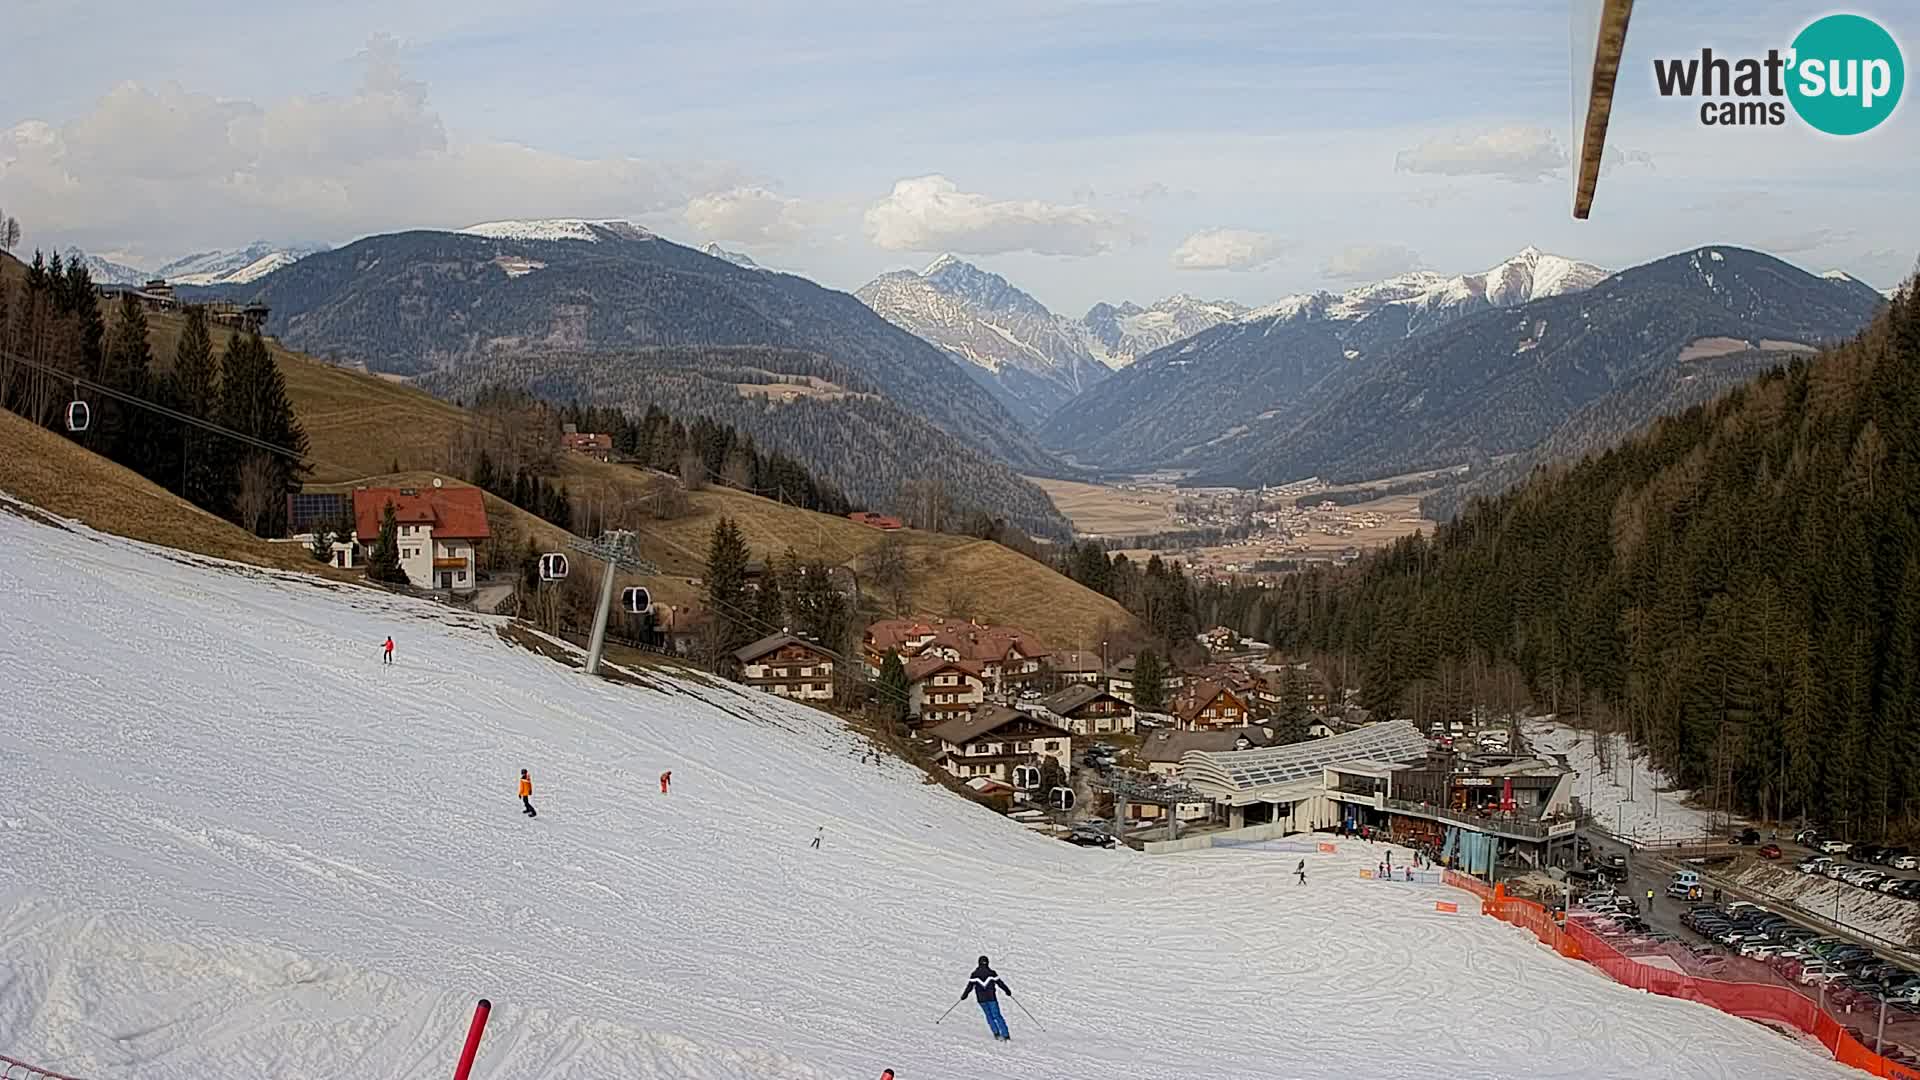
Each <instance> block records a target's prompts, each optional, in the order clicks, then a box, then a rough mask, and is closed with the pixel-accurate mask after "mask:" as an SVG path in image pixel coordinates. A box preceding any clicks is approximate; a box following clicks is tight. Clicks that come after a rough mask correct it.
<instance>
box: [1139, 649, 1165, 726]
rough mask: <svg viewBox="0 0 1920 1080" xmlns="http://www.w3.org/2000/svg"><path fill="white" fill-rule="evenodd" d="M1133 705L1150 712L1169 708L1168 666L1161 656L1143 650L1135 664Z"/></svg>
mask: <svg viewBox="0 0 1920 1080" xmlns="http://www.w3.org/2000/svg"><path fill="white" fill-rule="evenodd" d="M1133 704H1134V706H1135V707H1136V708H1141V709H1145V710H1147V711H1148V712H1164V711H1166V708H1167V665H1166V662H1165V661H1163V660H1161V659H1160V654H1158V653H1156V652H1153V651H1152V650H1143V651H1142V652H1141V653H1140V655H1139V657H1138V658H1137V659H1135V660H1134V662H1133Z"/></svg>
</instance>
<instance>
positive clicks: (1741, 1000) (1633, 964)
mask: <svg viewBox="0 0 1920 1080" xmlns="http://www.w3.org/2000/svg"><path fill="white" fill-rule="evenodd" d="M1446 881H1447V884H1449V885H1453V886H1455V887H1457V888H1461V889H1465V890H1467V891H1468V892H1471V893H1473V894H1475V895H1476V896H1479V897H1480V898H1481V904H1480V910H1481V913H1482V914H1485V915H1491V916H1492V917H1494V918H1496V919H1499V920H1501V921H1502V922H1508V923H1512V924H1513V925H1515V926H1519V927H1522V928H1524V929H1526V930H1528V931H1531V932H1532V934H1533V936H1534V937H1536V938H1538V939H1540V941H1541V942H1542V943H1543V944H1545V945H1547V946H1549V947H1551V948H1552V949H1553V950H1554V951H1555V952H1558V953H1559V954H1560V955H1562V956H1566V957H1571V958H1573V959H1577V960H1585V961H1586V962H1587V963H1589V964H1592V965H1593V966H1594V967H1597V968H1599V969H1600V970H1601V971H1604V972H1606V973H1607V975H1608V976H1609V977H1611V978H1612V979H1613V980H1614V981H1615V982H1617V983H1621V984H1623V985H1626V986H1631V987H1634V988H1636V989H1640V990H1645V991H1647V992H1648V993H1653V994H1661V995H1663V996H1666V997H1674V998H1683V999H1685V1000H1687V1001H1697V1002H1700V1003H1701V1004H1703V1005H1711V1006H1713V1007H1714V1008H1716V1009H1719V1010H1720V1011H1721V1012H1724V1013H1727V1014H1729V1015H1732V1016H1739V1017H1743V1018H1745V1019H1748V1020H1757V1021H1762V1022H1765V1023H1772V1024H1779V1025H1784V1026H1789V1027H1793V1028H1795V1029H1797V1030H1800V1031H1804V1032H1806V1033H1808V1034H1810V1035H1812V1036H1813V1037H1814V1038H1816V1039H1818V1040H1820V1043H1821V1045H1823V1046H1825V1047H1826V1048H1827V1049H1828V1050H1830V1051H1832V1052H1833V1056H1834V1060H1836V1061H1839V1062H1841V1063H1842V1064H1845V1065H1851V1066H1853V1067H1854V1068H1857V1069H1860V1070H1861V1071H1863V1072H1866V1073H1868V1074H1869V1075H1872V1076H1884V1077H1890V1078H1892V1080H1920V1069H1916V1068H1914V1067H1912V1066H1908V1065H1902V1064H1900V1063H1899V1062H1895V1061H1889V1060H1887V1059H1886V1058H1884V1057H1881V1056H1880V1055H1879V1054H1876V1053H1874V1052H1873V1051H1872V1050H1869V1049H1867V1047H1866V1044H1864V1043H1862V1042H1861V1041H1860V1040H1859V1039H1856V1038H1855V1037H1854V1036H1853V1035H1852V1034H1851V1033H1849V1032H1848V1030H1847V1028H1846V1025H1844V1024H1842V1023H1841V1022H1840V1021H1839V1020H1836V1019H1834V1017H1833V1016H1832V1015H1831V1014H1829V1013H1827V1012H1824V1011H1822V1010H1821V1008H1820V1006H1819V1005H1817V1004H1815V1003H1814V1001H1813V999H1811V998H1808V997H1806V996H1805V995H1803V994H1801V993H1800V992H1798V991H1797V990H1795V989H1793V988H1792V987H1790V986H1785V985H1775V984H1772V983H1761V982H1731V981H1726V980H1722V979H1709V978H1705V977H1703V976H1699V975H1687V974H1682V973H1681V972H1678V971H1670V970H1667V969H1666V968H1662V967H1655V966H1654V965H1652V964H1643V963H1641V962H1639V961H1637V960H1635V959H1634V958H1633V957H1630V956H1628V955H1626V954H1625V953H1622V952H1621V951H1620V950H1619V949H1617V948H1615V947H1614V946H1613V944H1612V943H1611V942H1609V941H1608V940H1607V939H1605V938H1603V937H1601V936H1600V935H1599V934H1597V933H1595V932H1594V931H1593V930H1592V929H1591V928H1590V927H1588V926H1586V925H1585V924H1583V923H1582V922H1580V921H1579V920H1577V919H1572V920H1564V921H1563V920H1561V919H1556V918H1555V917H1554V914H1553V913H1552V912H1550V911H1548V910H1547V909H1546V908H1545V907H1543V906H1541V905H1540V904H1536V903H1534V902H1533V901H1531V900H1520V899H1516V898H1514V897H1510V896H1508V895H1506V890H1505V889H1504V888H1502V887H1493V888H1488V886H1487V885H1486V883H1484V882H1481V881H1479V880H1477V879H1475V878H1472V877H1469V876H1467V875H1465V874H1460V873H1456V872H1454V871H1451V870H1449V871H1447V874H1446Z"/></svg>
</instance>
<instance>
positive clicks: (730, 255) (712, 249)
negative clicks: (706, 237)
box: [700, 243, 766, 270]
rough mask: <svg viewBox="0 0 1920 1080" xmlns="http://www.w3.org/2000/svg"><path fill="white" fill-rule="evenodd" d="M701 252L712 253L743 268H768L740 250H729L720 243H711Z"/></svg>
mask: <svg viewBox="0 0 1920 1080" xmlns="http://www.w3.org/2000/svg"><path fill="white" fill-rule="evenodd" d="M700 252H701V254H703V255H711V256H713V257H714V258H716V259H719V260H721V261H722V262H730V263H732V264H733V265H735V266H738V267H740V268H741V269H743V270H764V269H766V267H764V266H761V265H760V264H759V263H757V262H754V261H753V258H752V257H751V256H748V255H743V254H741V253H740V252H738V251H728V250H727V249H726V248H723V247H721V246H720V245H719V244H712V243H710V244H708V245H707V246H706V247H703V248H701V249H700Z"/></svg>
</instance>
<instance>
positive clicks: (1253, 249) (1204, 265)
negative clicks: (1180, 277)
mask: <svg viewBox="0 0 1920 1080" xmlns="http://www.w3.org/2000/svg"><path fill="white" fill-rule="evenodd" d="M1285 249H1286V245H1285V244H1284V243H1283V242H1282V241H1281V240H1280V238H1279V237H1278V236H1275V235H1274V234H1272V233H1266V232H1256V231H1254V230H1252V229H1202V230H1200V231H1199V232H1197V233H1194V234H1193V235H1191V236H1189V237H1187V238H1186V239H1185V240H1182V241H1181V242H1180V246H1179V247H1177V248H1175V249H1174V250H1173V268H1174V269H1175V270H1257V269H1259V268H1260V267H1262V266H1265V265H1267V264H1268V263H1270V262H1272V261H1273V260H1275V259H1277V258H1279V257H1280V255H1281V253H1282V252H1283V251H1284V250H1285Z"/></svg>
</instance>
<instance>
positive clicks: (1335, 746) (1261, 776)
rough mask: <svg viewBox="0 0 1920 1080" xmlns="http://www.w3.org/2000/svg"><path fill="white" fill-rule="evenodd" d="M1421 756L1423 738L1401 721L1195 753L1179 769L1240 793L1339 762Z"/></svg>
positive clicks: (1304, 776)
mask: <svg viewBox="0 0 1920 1080" xmlns="http://www.w3.org/2000/svg"><path fill="white" fill-rule="evenodd" d="M1426 755H1427V740H1426V737H1425V736H1423V735H1421V734H1420V732H1419V731H1418V730H1417V729H1416V728H1415V727H1414V726H1413V724H1412V723H1410V722H1408V721H1404V720H1401V721H1394V722H1391V723H1386V724H1374V725H1371V726H1369V727H1364V728H1361V729H1360V730H1358V731H1350V732H1348V733H1346V734H1344V735H1335V736H1333V737H1331V738H1327V739H1316V740H1313V741H1311V742H1304V743H1294V744H1292V745H1291V746H1276V747H1272V748H1269V749H1264V750H1227V751H1218V752H1208V751H1201V750H1195V751H1192V752H1190V753H1188V754H1187V755H1186V756H1185V757H1184V758H1183V759H1182V770H1183V771H1187V772H1189V774H1190V775H1191V776H1192V777H1193V778H1194V779H1196V780H1198V779H1204V780H1206V781H1209V782H1211V783H1215V784H1221V785H1224V786H1228V787H1233V788H1238V789H1242V790H1244V789H1248V788H1262V787H1271V786H1273V785H1276V784H1284V783H1287V782H1289V781H1295V780H1305V779H1308V778H1310V777H1315V776H1319V775H1320V774H1321V773H1322V772H1324V771H1325V769H1326V768H1327V766H1329V765H1338V764H1341V763H1343V762H1352V761H1368V760H1372V761H1384V762H1393V763H1404V762H1412V761H1418V760H1420V759H1422V758H1424V757H1426Z"/></svg>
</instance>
